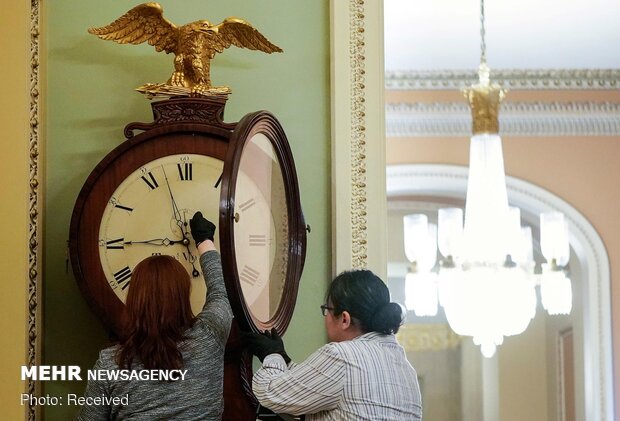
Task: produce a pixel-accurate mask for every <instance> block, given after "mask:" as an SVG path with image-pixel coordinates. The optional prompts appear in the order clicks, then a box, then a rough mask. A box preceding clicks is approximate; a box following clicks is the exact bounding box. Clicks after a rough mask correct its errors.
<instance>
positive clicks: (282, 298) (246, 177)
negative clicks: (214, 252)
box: [220, 111, 306, 334]
mask: <svg viewBox="0 0 620 421" xmlns="http://www.w3.org/2000/svg"><path fill="white" fill-rule="evenodd" d="M225 162H226V164H225V166H224V174H223V177H222V192H221V197H222V203H220V209H221V213H220V226H221V227H222V232H221V237H220V240H221V242H222V250H226V251H227V253H225V254H223V255H222V264H223V266H224V273H226V274H227V275H228V276H229V279H228V280H227V287H228V295H229V299H230V301H231V306H232V307H233V311H234V313H235V316H236V318H237V323H238V324H239V326H240V327H241V329H243V330H252V331H255V332H258V331H264V330H266V329H271V328H274V327H275V328H276V330H277V331H278V333H279V334H283V333H284V331H285V330H286V328H287V326H288V324H289V322H290V320H291V317H292V314H293V309H294V306H295V301H296V298H297V289H298V285H299V279H300V277H301V272H302V269H303V264H304V259H305V253H306V227H305V223H304V218H303V214H302V211H301V204H300V198H299V185H298V182H297V174H296V171H295V164H294V162H293V157H292V153H291V150H290V146H289V144H288V141H287V139H286V135H285V133H284V130H283V129H282V126H281V125H280V123H279V122H278V121H277V120H276V118H275V117H274V116H273V115H272V114H270V113H269V112H266V111H258V112H255V113H251V114H248V115H246V116H245V117H244V118H243V119H242V120H241V121H240V122H239V123H238V124H237V127H236V128H235V130H234V132H233V135H232V138H231V140H230V145H229V148H228V153H227V157H226V160H225Z"/></svg>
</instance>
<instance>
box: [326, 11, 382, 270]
mask: <svg viewBox="0 0 620 421" xmlns="http://www.w3.org/2000/svg"><path fill="white" fill-rule="evenodd" d="M330 12H331V28H330V29H331V42H332V45H331V48H332V51H331V76H332V78H331V80H332V86H331V105H332V119H331V123H332V224H333V225H332V232H333V261H334V268H333V269H334V270H333V271H334V272H335V273H338V272H340V271H342V270H346V269H351V268H369V269H371V270H373V271H374V272H375V273H377V274H378V275H379V276H382V275H384V274H385V267H386V257H385V254H386V251H385V250H386V247H385V245H386V241H387V240H386V238H387V233H386V230H385V228H384V227H383V226H382V225H381V224H371V223H369V221H373V220H383V219H385V218H386V217H387V210H386V201H385V158H384V157H385V140H384V138H385V118H384V111H385V103H384V86H383V1H382V0H373V1H368V0H348V1H344V0H331V2H330ZM369 250H372V252H369Z"/></svg>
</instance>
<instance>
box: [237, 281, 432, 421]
mask: <svg viewBox="0 0 620 421" xmlns="http://www.w3.org/2000/svg"><path fill="white" fill-rule="evenodd" d="M321 311H322V313H323V316H324V317H325V328H326V330H327V336H328V339H329V341H330V342H329V343H328V344H327V345H324V346H322V347H321V348H319V349H318V350H317V351H316V352H314V353H313V354H312V355H310V357H308V359H306V360H305V361H304V362H302V363H299V364H295V363H294V362H291V359H290V358H289V356H288V355H287V354H286V351H285V350H284V344H283V342H282V339H281V338H280V337H279V336H278V334H277V332H276V331H275V330H272V331H271V332H268V331H266V332H264V333H263V334H257V333H246V334H245V335H244V337H245V338H246V343H247V345H248V349H249V350H250V351H251V352H252V353H253V354H255V355H256V356H257V357H258V358H259V359H260V360H261V361H262V363H263V365H262V367H261V368H260V369H259V370H257V372H256V373H255V374H254V377H253V380H252V390H253V392H254V394H255V395H256V398H257V399H258V401H259V402H260V404H261V405H263V406H264V407H266V408H268V409H269V410H271V411H274V412H276V413H284V414H290V415H302V414H305V419H306V420H307V421H312V420H339V421H342V420H356V421H358V420H372V421H377V420H390V421H394V420H421V419H422V401H421V397H420V387H419V384H418V378H417V374H416V371H415V369H414V368H413V367H412V366H411V364H410V363H409V362H408V361H407V358H406V355H405V351H404V349H403V348H402V346H400V345H399V344H398V342H397V340H396V337H395V336H394V334H395V333H396V332H397V331H398V329H399V327H400V325H401V324H402V323H403V311H402V308H401V306H400V305H399V304H397V303H393V302H390V293H389V290H388V288H387V286H386V285H385V283H384V282H383V281H382V280H381V279H380V278H379V277H377V276H376V275H375V274H373V273H372V272H371V271H369V270H355V271H347V272H343V273H341V274H340V275H338V276H337V277H336V278H335V279H334V280H333V281H332V283H331V284H330V287H329V289H328V291H327V295H326V300H325V304H323V305H321Z"/></svg>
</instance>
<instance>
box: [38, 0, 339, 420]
mask: <svg viewBox="0 0 620 421" xmlns="http://www.w3.org/2000/svg"><path fill="white" fill-rule="evenodd" d="M137 4H138V2H134V1H125V0H123V1H115V2H102V1H99V0H80V1H75V0H73V1H69V0H56V1H54V2H53V3H50V4H49V5H48V16H47V23H48V24H47V40H48V47H49V49H48V54H49V56H48V63H49V73H48V78H47V83H48V96H47V102H46V106H47V112H48V114H47V122H48V126H47V144H46V147H47V155H46V156H47V162H46V165H47V173H46V182H47V190H46V203H45V207H46V209H45V288H44V293H45V302H44V323H45V327H44V329H45V343H44V362H45V364H49V365H64V364H67V365H69V364H70V365H80V366H81V367H82V370H86V369H88V368H91V366H92V364H93V363H94V361H95V359H96V358H97V355H98V351H99V349H100V348H102V347H104V346H106V343H107V337H106V333H105V331H104V329H103V328H102V326H101V324H100V323H99V321H98V320H97V319H96V318H95V316H94V315H93V314H92V313H91V312H90V310H89V308H88V307H87V306H86V304H85V302H84V300H83V299H82V297H81V295H80V293H79V291H78V288H77V286H76V283H75V280H74V278H73V275H72V273H71V268H70V265H68V262H67V239H68V235H69V222H70V219H71V212H72V209H73V205H74V202H75V199H76V197H77V195H78V193H79V190H80V188H81V187H82V184H83V182H84V181H85V180H86V178H87V176H88V174H89V173H90V171H91V170H92V169H93V168H94V166H95V165H96V164H97V163H98V162H99V161H100V160H101V159H102V158H103V157H104V156H105V155H106V153H108V152H109V151H110V150H112V149H113V148H114V147H115V146H117V145H118V144H119V143H120V142H122V141H123V140H124V138H123V135H122V129H123V127H124V126H125V124H127V123H128V122H132V121H143V122H148V121H151V119H152V117H151V108H150V104H149V102H148V100H146V99H145V98H144V97H143V96H142V95H141V94H138V93H136V92H135V91H134V90H133V89H134V88H135V87H137V86H139V85H142V84H144V83H146V82H163V81H165V80H166V79H167V78H168V77H169V76H170V73H171V71H172V60H173V56H172V55H166V54H164V53H155V50H154V48H152V47H150V46H148V45H139V46H134V45H119V44H116V43H112V42H109V41H102V40H99V39H98V38H96V37H95V36H93V35H90V34H88V33H87V32H86V30H87V28H89V27H93V26H103V25H106V24H108V23H110V22H112V21H113V20H115V19H116V18H117V17H119V16H121V15H122V14H123V13H125V12H126V11H127V10H129V9H131V8H132V7H134V6H135V5H137ZM160 4H161V5H162V6H163V8H164V16H165V17H166V18H167V19H169V20H170V21H172V22H174V23H175V24H178V25H180V24H185V23H187V22H190V21H193V20H197V19H208V20H210V21H212V22H220V21H221V20H223V19H224V18H226V17H227V16H237V17H241V18H244V19H246V20H248V21H249V22H251V23H252V24H253V26H255V27H256V28H257V29H259V30H260V31H261V32H262V33H263V34H265V36H267V38H269V39H270V40H271V41H272V42H274V43H275V44H277V45H279V46H280V47H282V48H283V49H284V53H283V54H272V55H267V54H264V53H260V52H253V51H248V50H240V49H237V48H235V47H231V48H230V49H228V50H227V51H226V52H225V53H224V54H220V55H218V56H216V57H215V59H214V60H213V61H212V70H211V76H212V80H213V83H214V84H215V85H228V86H230V87H231V88H232V90H233V94H232V95H231V96H230V97H229V100H228V104H227V107H226V115H225V120H227V121H237V120H239V119H240V118H241V117H242V116H243V115H245V114H246V113H248V112H252V111H255V110H260V109H266V110H269V111H271V112H273V113H274V114H275V115H276V116H278V118H279V120H280V121H281V123H282V125H283V126H284V128H285V130H286V132H287V135H288V138H289V141H290V143H291V147H292V150H293V155H294V157H295V160H296V165H297V171H298V175H299V180H300V190H301V197H302V205H303V208H304V214H305V217H306V222H307V223H308V224H310V225H311V226H312V232H311V233H310V234H309V237H308V254H307V257H306V266H305V270H304V273H303V277H302V280H301V286H300V291H299V297H298V302H297V307H296V310H295V315H294V317H293V320H292V322H291V325H290V327H289V329H288V331H287V333H286V335H285V338H284V339H285V343H286V345H287V351H288V352H289V354H290V355H291V356H292V357H293V359H295V360H302V359H303V358H305V357H306V356H308V355H309V354H310V353H311V352H312V351H313V350H315V349H316V348H317V347H319V346H320V345H322V344H323V343H324V342H325V340H326V339H325V332H324V328H323V319H322V317H321V316H320V312H319V309H318V307H319V305H320V304H321V303H322V300H323V295H324V291H325V287H326V285H327V282H328V281H329V279H330V277H331V257H330V255H331V253H330V250H331V234H330V232H331V226H330V220H331V217H330V209H331V203H330V195H331V193H330V129H329V116H330V109H329V99H330V98H329V6H328V4H329V3H328V2H325V1H316V2H308V1H307V0H261V1H248V0H184V1H182V2H181V1H173V0H161V1H160ZM84 387H85V384H83V383H80V382H45V384H44V388H45V390H44V393H47V394H50V395H51V396H64V395H65V394H66V393H78V394H80V393H82V392H83V389H84ZM76 410H77V408H75V407H70V406H56V407H53V406H47V407H45V415H46V419H48V420H57V419H69V418H71V417H72V416H73V414H74V413H75V412H76Z"/></svg>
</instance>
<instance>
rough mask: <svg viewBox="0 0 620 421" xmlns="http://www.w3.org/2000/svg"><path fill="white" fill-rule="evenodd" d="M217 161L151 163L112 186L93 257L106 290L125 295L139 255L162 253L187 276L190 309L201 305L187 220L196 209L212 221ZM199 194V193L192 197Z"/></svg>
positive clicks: (183, 157) (180, 157)
mask: <svg viewBox="0 0 620 421" xmlns="http://www.w3.org/2000/svg"><path fill="white" fill-rule="evenodd" d="M222 169H223V162H222V161H220V160H218V159H215V158H212V157H208V156H203V155H197V154H175V155H168V156H165V157H162V158H159V159H155V160H153V161H151V162H149V163H148V164H146V165H143V166H141V167H140V168H138V169H137V170H135V171H134V172H133V173H131V174H130V175H129V176H128V177H127V178H125V180H124V181H123V182H122V183H121V184H120V185H119V186H118V187H117V188H116V190H115V191H114V192H113V194H112V197H111V198H110V200H109V202H108V204H107V206H106V207H105V209H104V211H103V216H102V218H101V225H100V227H99V246H100V248H101V250H100V252H99V256H100V258H101V266H102V268H103V272H104V274H105V276H106V279H107V280H108V282H109V285H110V287H111V288H112V290H113V291H114V293H115V294H116V295H117V296H118V298H119V299H121V301H123V302H124V301H125V298H126V297H127V291H128V287H129V285H130V276H131V271H132V269H133V268H134V267H135V266H136V265H137V264H138V263H139V262H140V261H141V260H142V259H144V258H145V257H148V256H152V255H161V254H167V255H170V256H173V257H174V258H176V259H177V260H179V261H180V262H181V263H183V265H184V266H185V267H186V269H187V271H188V272H189V273H190V274H191V275H192V291H193V293H192V310H193V311H194V313H197V312H199V311H200V309H201V308H202V306H203V304H204V296H205V287H204V281H203V279H202V275H201V272H200V265H199V262H198V257H199V256H198V253H197V251H196V248H195V246H194V240H193V239H192V237H191V235H190V230H189V220H190V219H191V217H192V216H193V215H194V213H195V212H196V211H201V212H203V215H205V216H206V217H207V218H210V219H211V220H213V221H217V220H218V210H219V197H220V189H219V187H215V186H214V185H215V181H216V180H217V179H218V178H219V177H220V175H221V174H222ZM197 191H200V192H201V193H202V194H200V195H198V194H196V192H197Z"/></svg>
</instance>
